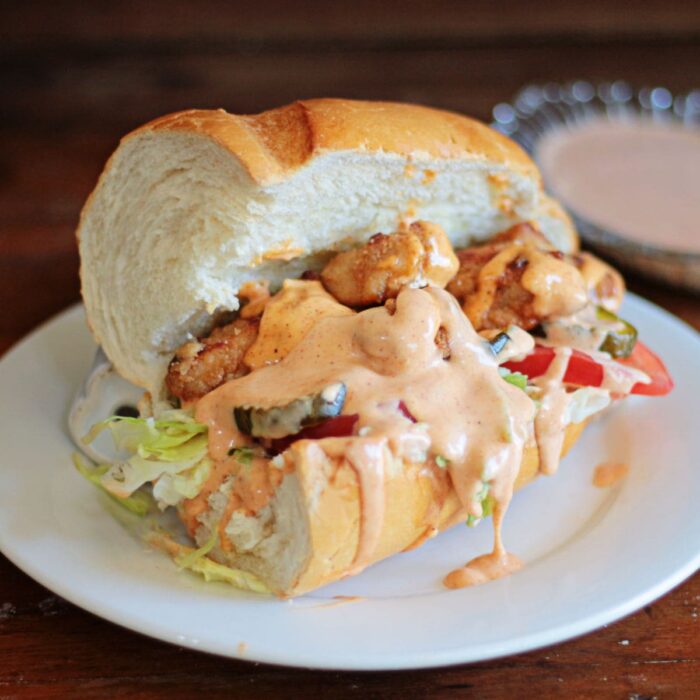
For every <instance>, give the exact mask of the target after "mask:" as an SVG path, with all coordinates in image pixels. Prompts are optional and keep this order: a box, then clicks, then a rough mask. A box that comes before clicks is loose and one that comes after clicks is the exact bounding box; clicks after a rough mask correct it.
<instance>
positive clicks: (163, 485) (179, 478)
mask: <svg viewBox="0 0 700 700" xmlns="http://www.w3.org/2000/svg"><path fill="white" fill-rule="evenodd" d="M210 473H211V460H210V459H209V458H208V457H204V459H202V460H201V461H200V462H198V463H197V464H195V465H194V467H192V468H191V469H187V470H185V471H183V472H179V473H177V474H171V473H170V472H165V473H164V474H161V476H160V477H159V478H158V481H156V483H155V484H154V486H153V495H154V496H155V498H156V500H157V501H158V503H161V504H165V505H168V506H176V505H177V504H178V503H179V502H180V501H181V500H182V499H189V498H194V497H195V496H196V495H197V494H198V493H199V492H200V491H201V490H202V486H204V484H205V482H206V480H207V479H208V478H209V474H210Z"/></svg>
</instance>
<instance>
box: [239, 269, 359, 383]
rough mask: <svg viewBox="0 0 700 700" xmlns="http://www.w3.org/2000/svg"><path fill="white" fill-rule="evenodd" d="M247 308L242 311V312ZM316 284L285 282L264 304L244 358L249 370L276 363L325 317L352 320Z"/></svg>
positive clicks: (344, 309)
mask: <svg viewBox="0 0 700 700" xmlns="http://www.w3.org/2000/svg"><path fill="white" fill-rule="evenodd" d="M245 308H247V307H244V310H245ZM353 313H354V311H352V309H349V308H348V307H347V306H343V305H342V304H339V303H338V302H337V301H336V300H335V299H334V298H333V297H332V296H331V295H330V294H329V293H328V292H327V291H326V290H325V289H324V288H323V285H322V284H321V283H320V282H318V281H315V280H313V281H311V280H285V282H284V284H283V286H282V289H281V290H280V291H279V292H277V294H275V296H274V297H272V299H270V300H269V301H268V302H266V305H265V313H264V314H263V317H262V319H261V321H260V331H259V333H258V337H257V338H256V340H255V342H254V343H253V344H252V345H251V346H250V348H249V349H248V352H247V353H246V355H245V363H246V364H247V365H248V367H250V368H251V369H257V368H258V367H263V366H264V365H269V364H272V363H274V362H279V360H281V359H282V358H284V357H286V356H287V355H288V354H289V352H290V351H291V350H292V348H294V347H295V346H297V345H298V344H299V342H300V341H301V339H302V338H303V337H304V336H305V335H306V334H307V333H308V331H309V329H310V328H311V327H312V326H313V325H314V324H315V323H316V322H317V321H318V320H319V319H321V318H323V317H324V316H351V315H352V314H353Z"/></svg>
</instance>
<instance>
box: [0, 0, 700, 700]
mask: <svg viewBox="0 0 700 700" xmlns="http://www.w3.org/2000/svg"><path fill="white" fill-rule="evenodd" d="M699 8H700V4H698V3H693V2H682V1H680V0H678V1H673V0H649V1H647V2H639V3H636V4H635V5H634V7H632V3H610V2H605V1H604V0H589V2H587V3H585V4H584V3H577V2H574V1H573V0H560V1H559V2H557V3H554V2H544V1H541V2H535V3H521V2H517V1H516V0H502V1H501V2H499V3H495V2H487V1H486V0H482V1H479V2H471V3H463V4H459V3H455V2H447V1H444V2H443V1H439V2H429V1H428V0H424V1H422V2H408V3H401V4H400V6H399V3H378V2H373V1H372V0H356V1H355V2H353V3H350V4H349V5H345V6H341V4H338V3H333V2H322V1H321V0H316V1H311V0H308V1H305V2H294V3H291V2H284V1H283V0H277V1H276V2H271V1H267V2H263V1H259V2H256V3H246V4H245V5H243V4H242V5H241V6H240V7H234V6H233V4H232V3H230V2H226V1H225V0H201V1H200V2H198V3H187V2H184V0H169V1H168V2H165V0H158V1H156V2H150V3H135V2H111V3H107V2H97V1H94V2H91V3H70V2H59V1H57V0H54V1H53V2H48V1H47V2H32V3H13V4H12V5H11V6H10V3H5V4H4V5H3V22H2V23H0V25H1V26H0V39H1V40H0V84H1V85H2V86H3V100H2V104H1V105H0V110H1V111H0V114H1V115H2V118H1V119H0V309H2V314H1V315H0V351H3V350H5V349H7V348H8V347H9V346H10V345H11V344H12V343H14V342H15V341H16V340H18V339H19V338H20V337H21V336H22V335H24V334H25V333H26V332H28V331H29V330H31V329H32V328H33V327H34V326H35V325H36V324H38V323H39V322H41V321H43V320H44V319H46V318H48V317H50V316H51V315H52V314H54V313H56V312H57V311H59V310H61V309H63V308H64V307H66V306H67V305H69V304H71V303H73V302H75V301H77V300H78V297H79V288H78V278H77V269H78V258H77V253H76V248H75V244H74V240H73V231H74V228H75V224H76V220H77V216H78V212H79V210H80V207H81V205H82V202H83V200H84V199H85V197H86V196H87V194H88V192H89V191H90V189H91V187H92V185H93V183H94V181H95V178H96V176H97V174H98V173H99V170H100V168H101V166H102V164H103V162H104V160H105V159H106V157H107V156H108V154H109V153H110V152H111V150H112V149H113V148H114V147H115V145H116V143H117V139H118V137H119V136H120V135H121V134H123V133H125V132H126V131H128V130H129V129H131V128H133V127H135V126H136V125H138V124H139V123H141V122H143V121H145V120H147V119H149V118H151V117H154V116H156V115H158V114H161V113H164V112H167V111H173V110H176V109H181V108H185V107H192V106H199V107H219V106H223V107H225V108H227V109H229V110H231V111H248V112H250V111H257V110H259V109H262V108H265V107H270V106H273V105H276V104H281V103H283V102H286V101H290V100H292V99H294V98H296V97H300V96H319V95H331V96H333V95H338V96H347V97H366V98H383V99H397V100H409V101H418V102H424V103H428V104H433V105H437V106H442V107H448V108H451V109H456V110H460V111H464V112H467V113H470V114H473V115H475V116H477V117H480V118H482V119H488V118H489V111H490V108H491V107H492V106H493V105H494V104H495V103H497V102H499V101H503V100H506V99H508V98H510V97H511V96H512V94H513V93H514V92H515V91H516V90H517V88H518V87H519V86H521V85H522V84H524V83H527V82H530V81H540V82H544V81H549V80H567V79H572V78H579V77H585V78H589V79H591V80H604V79H614V78H626V79H628V80H630V81H632V82H634V83H635V84H638V85H642V84H647V85H651V84H664V85H667V86H669V87H670V88H672V89H677V90H687V89H690V88H693V87H697V86H698V85H697V83H698V82H699V79H700V10H699ZM630 286H631V288H632V289H633V290H634V291H637V292H639V293H641V294H643V295H645V296H647V297H649V298H651V299H653V300H654V301H656V302H657V303H659V304H660V305H661V306H663V307H665V308H667V309H669V310H670V311H672V312H673V313H676V314H678V315H679V316H680V317H681V318H683V319H685V320H686V321H688V322H689V323H690V324H692V325H694V326H695V327H696V328H700V300H699V299H698V298H695V297H692V296H690V295H687V294H683V293H679V292H674V291H670V290H666V289H663V288H660V287H658V286H656V285H653V284H650V283H648V282H645V281H644V280H641V279H637V278H631V285H630ZM3 398H5V400H7V398H6V397H3ZM5 468H7V467H6V466H5ZM642 517H643V513H642ZM650 566H653V562H650ZM699 632H700V576H697V575H696V576H695V577H694V578H693V579H691V580H689V581H687V582H686V583H684V584H683V585H682V586H680V587H679V588H678V589H676V590H675V591H674V592H672V593H670V594H669V595H667V596H665V597H664V598H663V599H662V600H660V601H658V602H656V603H654V604H653V605H650V606H648V607H647V608H645V609H644V610H642V611H640V612H638V613H636V614H635V615H632V616H630V617H628V618H627V619H625V620H622V621H620V622H618V623H616V624H613V625H610V626H609V627H607V628H604V629H602V630H599V631H597V632H595V633H592V634H589V635H586V636H585V637H583V638H581V639H578V640H575V641H571V642H568V643H565V644H561V645H558V646H556V647H553V648H551V649H544V650H540V651H535V652H531V653H529V654H524V655H521V656H517V657H512V658H507V659H502V660H499V661H493V662H488V663H482V664H476V665H473V666H462V667H455V668H448V669H441V670H434V671H414V672H402V673H372V674H363V673H327V672H324V673H321V672H313V671H296V670H287V669H281V668H273V667H268V666H260V665H255V664H249V663H241V662H234V661H229V660H224V659H219V658H214V657H211V656H205V655H203V654H197V653H194V652H191V651H186V650H183V649H179V648H177V647H173V646H168V645H166V644H162V643H159V642H156V641H153V640H150V639H146V638H144V637H141V636H139V635H137V634H134V633H132V632H128V631H126V630H123V629H120V628H118V627H116V626H114V625H111V624H108V623H106V622H103V621H102V620H99V619H97V618H95V617H93V616H92V615H89V614H87V613H84V612H82V611H81V610H79V609H77V608H75V607H73V606H72V605H69V604H68V603H66V602H64V601H62V600H60V599H58V598H57V597H56V596H54V595H52V594H51V593H50V592H49V591H47V590H45V589H44V588H42V587H41V586H39V585H38V584H36V583H34V582H33V581H32V580H30V579H29V578H27V577H26V576H25V575H24V574H22V573H21V572H19V571H18V570H17V569H16V568H15V567H14V566H12V565H11V564H10V563H9V562H8V561H7V560H5V559H3V558H2V557H0V698H14V697H22V698H52V697H81V698H83V697H85V698H104V697H138V698H141V697H144V698H145V697H149V698H150V697H161V696H162V697H168V698H169V699H173V698H180V697H182V698H190V697H195V696H201V697H219V696H221V697H224V696H227V697H245V698H248V697H251V698H268V697H269V698H280V697H293V698H296V697H299V698H307V697H309V695H312V696H316V697H324V698H325V697H371V698H374V697H390V696H391V697H450V698H452V697H468V696H474V697H481V698H497V697H509V698H510V697H531V696H532V697H538V696H539V697H545V698H549V697H567V698H568V697H584V696H588V697H620V698H623V697H652V696H654V697H659V698H666V697H687V698H690V697H699V696H700V633H699Z"/></svg>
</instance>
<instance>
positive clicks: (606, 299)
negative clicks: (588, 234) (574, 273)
mask: <svg viewBox="0 0 700 700" xmlns="http://www.w3.org/2000/svg"><path fill="white" fill-rule="evenodd" d="M578 255H579V257H580V258H581V259H582V260H583V263H582V264H581V267H580V268H579V270H580V272H581V276H582V277H583V279H584V280H585V282H586V288H587V289H588V297H589V299H592V300H593V302H594V303H596V304H598V305H600V306H602V307H603V308H605V309H607V310H608V311H612V312H613V313H615V312H616V311H617V310H618V309H619V308H620V306H622V299H623V297H624V296H625V281H624V280H623V279H622V275H621V274H620V273H619V272H618V271H617V270H615V269H614V268H613V267H610V265H608V264H607V263H604V262H603V261H602V260H600V259H599V258H597V257H596V256H595V255H591V254H590V253H578ZM606 277H609V278H610V281H609V282H608V284H604V280H605V278H606ZM601 290H604V291H605V293H601Z"/></svg>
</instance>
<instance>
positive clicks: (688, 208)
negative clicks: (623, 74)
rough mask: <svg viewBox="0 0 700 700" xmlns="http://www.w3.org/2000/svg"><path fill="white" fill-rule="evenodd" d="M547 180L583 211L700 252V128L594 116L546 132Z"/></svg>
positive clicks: (655, 240)
mask: <svg viewBox="0 0 700 700" xmlns="http://www.w3.org/2000/svg"><path fill="white" fill-rule="evenodd" d="M536 156H537V160H538V162H539V163H540V165H541V167H542V171H543V174H544V178H545V182H546V183H547V186H548V188H549V189H551V190H552V191H553V192H554V194H555V195H557V196H558V197H559V198H561V199H562V200H563V201H564V203H565V204H567V205H568V206H569V207H570V208H571V209H573V210H574V211H575V212H576V213H577V214H580V215H581V216H584V217H586V218H587V219H589V220H590V221H593V222H594V223H596V224H598V225H599V226H601V227H603V228H606V229H609V230H610V231H613V232H615V233H618V234H620V235H623V236H626V237H627V238H630V239H633V240H637V241H640V242H642V243H651V244H655V245H660V246H664V247H667V248H672V249H674V250H680V251H691V252H695V253H698V252H700V229H698V202H699V201H700V130H698V129H687V128H683V127H680V126H673V125H668V124H659V123H654V122H650V121H643V120H638V121H609V120H601V119H597V120H592V121H590V122H588V123H586V124H584V125H583V126H577V127H576V128H574V129H572V130H570V131H564V130H562V131H557V132H553V133H551V134H550V135H548V136H545V137H544V138H543V139H542V141H541V142H540V145H539V147H538V151H537V154H536Z"/></svg>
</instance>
